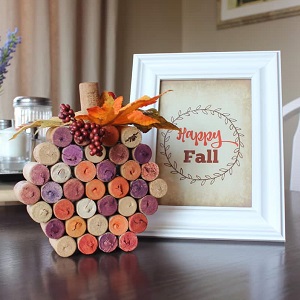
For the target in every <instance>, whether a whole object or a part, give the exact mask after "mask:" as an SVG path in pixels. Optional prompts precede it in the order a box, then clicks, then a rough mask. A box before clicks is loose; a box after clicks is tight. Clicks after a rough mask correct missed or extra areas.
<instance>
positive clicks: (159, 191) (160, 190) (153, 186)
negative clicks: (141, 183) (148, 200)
mask: <svg viewBox="0 0 300 300" xmlns="http://www.w3.org/2000/svg"><path fill="white" fill-rule="evenodd" d="M167 191H168V185H167V183H166V182H165V181H164V180H163V179H162V178H157V179H155V180H154V181H151V182H149V192H150V194H151V195H152V196H154V197H155V198H161V197H163V196H165V195H166V193H167Z"/></svg>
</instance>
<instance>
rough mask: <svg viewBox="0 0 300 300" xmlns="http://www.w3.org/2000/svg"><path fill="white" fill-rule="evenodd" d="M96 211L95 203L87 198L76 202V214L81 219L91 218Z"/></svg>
mask: <svg viewBox="0 0 300 300" xmlns="http://www.w3.org/2000/svg"><path fill="white" fill-rule="evenodd" d="M96 211H97V206H96V203H95V202H94V201H93V200H91V199H89V198H83V199H81V200H79V201H77V202H76V212H77V214H78V215H79V216H80V217H81V218H83V219H88V218H91V217H92V216H93V215H94V214H95V213H96Z"/></svg>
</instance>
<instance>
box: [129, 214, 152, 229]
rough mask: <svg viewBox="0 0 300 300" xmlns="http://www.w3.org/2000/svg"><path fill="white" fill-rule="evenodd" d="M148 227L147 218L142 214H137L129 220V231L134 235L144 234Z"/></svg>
mask: <svg viewBox="0 0 300 300" xmlns="http://www.w3.org/2000/svg"><path fill="white" fill-rule="evenodd" d="M147 225H148V219H147V217H146V216H145V215H144V214H142V213H135V214H134V215H132V216H130V217H129V218H128V226H129V230H130V231H132V232H134V233H141V232H144V231H145V230H146V228H147Z"/></svg>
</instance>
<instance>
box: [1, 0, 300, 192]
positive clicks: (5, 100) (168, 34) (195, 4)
mask: <svg viewBox="0 0 300 300" xmlns="http://www.w3.org/2000/svg"><path fill="white" fill-rule="evenodd" d="M217 2H218V1H217V0H216V1H211V0H201V1H199V0H151V1H149V0H0V36H1V41H0V44H1V45H2V43H3V42H4V41H5V38H6V33H7V31H8V30H14V28H15V27H18V29H19V32H18V33H19V35H20V36H21V37H22V43H21V44H20V45H18V49H17V52H16V53H15V54H14V58H13V60H12V61H11V66H9V69H8V73H7V78H6V79H5V81H4V83H3V92H2V94H1V95H0V119H7V118H13V106H12V102H13V99H14V98H15V97H17V96H20V95H30V96H38V97H46V98H50V99H51V100H52V106H53V114H54V115H57V113H58V107H59V104H60V103H69V104H71V105H72V106H73V107H74V108H75V110H78V109H79V92H78V85H79V83H80V82H84V81H95V82H99V89H100V91H102V90H111V91H114V92H115V93H116V94H117V95H124V99H125V101H127V102H128V101H129V95H130V83H131V69H132V58H133V54H135V53H168V52H172V53H174V52H214V51H250V50H280V51H281V58H282V62H281V64H282V96H283V104H286V103H288V102H290V101H292V100H294V99H295V98H298V97H300V84H299V79H300V57H299V53H300V42H299V37H300V15H294V16H289V17H286V18H279V19H274V20H268V21H264V22H257V23H253V24H248V25H242V26H234V27H229V28H226V29H218V28H217V19H218V13H217ZM297 121H298V117H297V116H292V117H291V118H289V120H287V121H285V122H284V150H285V174H286V176H285V178H286V179H287V181H286V187H288V185H289V181H288V178H289V172H290V164H291V158H290V157H291V144H292V138H293V134H294V131H295V128H296V126H297Z"/></svg>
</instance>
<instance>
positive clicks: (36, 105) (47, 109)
mask: <svg viewBox="0 0 300 300" xmlns="http://www.w3.org/2000/svg"><path fill="white" fill-rule="evenodd" d="M13 106H14V117H15V127H16V128H18V127H19V126H21V125H24V124H26V123H28V122H32V121H35V120H48V119H50V118H51V117H52V104H51V100H50V99H49V98H43V97H31V96H30V97H27V96H19V97H16V98H15V99H14V101H13ZM46 131H47V130H45V129H42V130H41V131H40V132H39V138H40V139H42V140H43V139H45V137H46Z"/></svg>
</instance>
